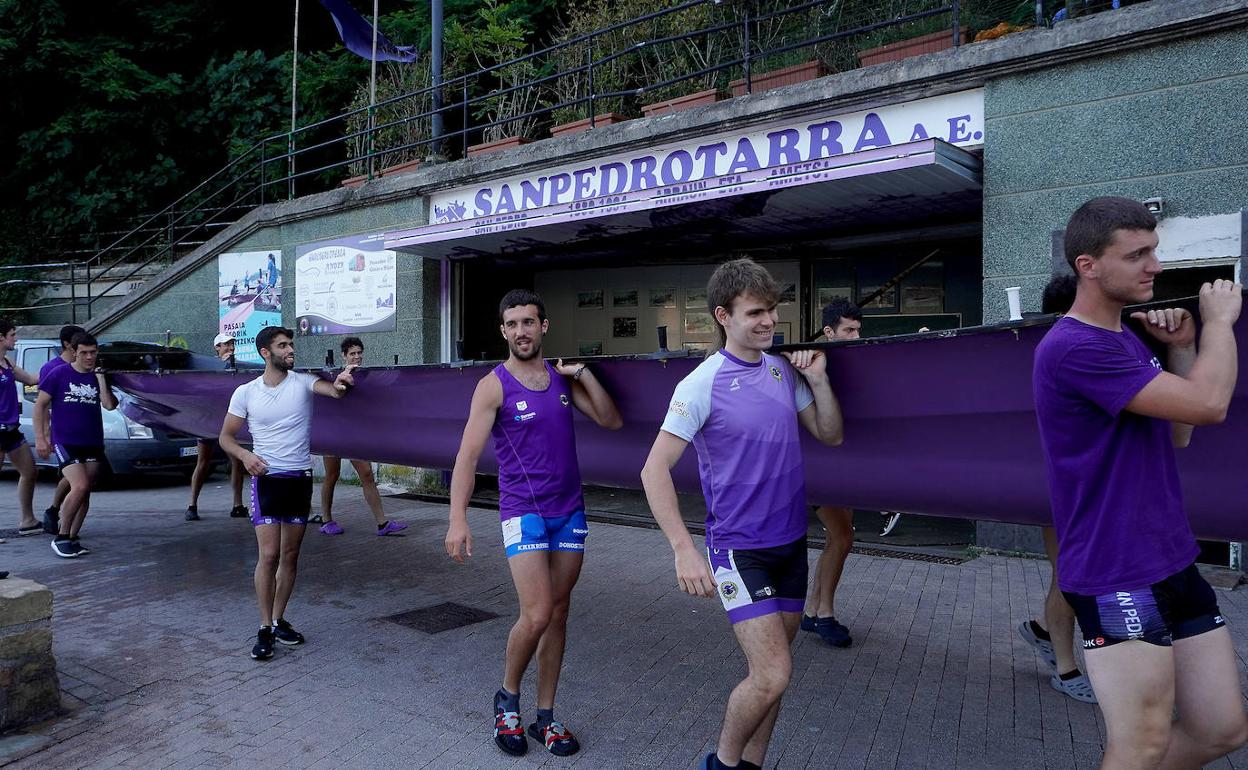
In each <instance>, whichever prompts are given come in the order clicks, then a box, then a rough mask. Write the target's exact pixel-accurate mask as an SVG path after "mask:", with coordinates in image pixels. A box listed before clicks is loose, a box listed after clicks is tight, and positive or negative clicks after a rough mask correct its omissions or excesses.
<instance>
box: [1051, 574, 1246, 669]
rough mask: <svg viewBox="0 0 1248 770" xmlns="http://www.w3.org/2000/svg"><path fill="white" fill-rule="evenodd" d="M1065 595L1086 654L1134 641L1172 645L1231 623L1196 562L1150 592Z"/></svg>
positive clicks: (1152, 587) (1153, 585) (1146, 587)
mask: <svg viewBox="0 0 1248 770" xmlns="http://www.w3.org/2000/svg"><path fill="white" fill-rule="evenodd" d="M1062 595H1063V596H1065V597H1066V601H1067V602H1068V603H1069V604H1070V606H1071V607H1072V608H1074V610H1075V617H1077V618H1078V619H1079V629H1080V630H1081V631H1083V647H1084V649H1086V650H1099V649H1102V648H1104V647H1110V646H1112V645H1115V644H1118V643H1119V642H1126V641H1130V640H1132V639H1138V640H1140V641H1144V642H1148V643H1149V644H1155V645H1158V646H1161V647H1169V646H1170V644H1171V642H1173V641H1174V640H1176V639H1187V638H1189V637H1193V636H1199V635H1200V634H1203V633H1206V632H1208V631H1212V630H1214V629H1215V628H1221V627H1222V626H1224V625H1226V620H1225V619H1224V618H1223V617H1222V611H1221V610H1219V609H1218V597H1217V596H1216V595H1215V594H1214V593H1213V588H1211V587H1210V586H1209V583H1207V582H1206V581H1205V579H1204V578H1203V577H1202V576H1201V574H1200V571H1199V570H1197V569H1196V565H1195V564H1192V565H1191V566H1189V567H1188V568H1187V569H1185V570H1183V571H1182V572H1177V573H1175V574H1173V575H1171V576H1170V577H1168V578H1166V579H1165V580H1160V581H1158V582H1156V583H1153V584H1152V585H1150V586H1145V587H1144V588H1134V589H1131V590H1128V591H1114V592H1111V593H1105V594H1100V595H1099V596H1088V595H1085V594H1074V593H1068V592H1066V591H1063V592H1062Z"/></svg>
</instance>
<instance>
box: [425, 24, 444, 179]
mask: <svg viewBox="0 0 1248 770" xmlns="http://www.w3.org/2000/svg"><path fill="white" fill-rule="evenodd" d="M429 7H430V12H431V14H432V18H431V19H430V24H431V25H432V30H431V32H432V34H431V37H430V45H429V55H430V57H432V59H433V61H432V62H431V63H430V69H431V70H432V73H433V154H434V155H441V154H442V134H443V133H444V132H445V131H446V128H445V127H444V126H443V125H442V0H433V2H431V3H430V4H429Z"/></svg>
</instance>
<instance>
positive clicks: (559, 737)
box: [542, 722, 572, 749]
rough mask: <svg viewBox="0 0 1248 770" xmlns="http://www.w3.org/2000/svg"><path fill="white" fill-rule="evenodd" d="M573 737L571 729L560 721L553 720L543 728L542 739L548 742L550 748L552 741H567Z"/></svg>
mask: <svg viewBox="0 0 1248 770" xmlns="http://www.w3.org/2000/svg"><path fill="white" fill-rule="evenodd" d="M571 737H572V733H571V731H570V730H568V728H566V727H564V726H563V724H562V723H560V722H551V723H550V724H548V725H546V726H545V727H543V728H542V740H543V741H544V742H545V743H546V748H548V749H549V748H550V745H551V744H552V743H555V742H556V741H566V740H568V739H569V738H571Z"/></svg>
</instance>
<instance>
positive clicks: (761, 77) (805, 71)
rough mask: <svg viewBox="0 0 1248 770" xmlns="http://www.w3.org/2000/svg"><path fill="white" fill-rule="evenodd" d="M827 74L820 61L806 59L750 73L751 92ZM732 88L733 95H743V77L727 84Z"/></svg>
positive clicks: (802, 81)
mask: <svg viewBox="0 0 1248 770" xmlns="http://www.w3.org/2000/svg"><path fill="white" fill-rule="evenodd" d="M826 74H828V68H827V67H826V66H824V64H823V62H820V61H808V62H802V63H801V64H794V65H793V66H792V67H784V68H782V69H778V70H771V71H770V72H760V73H758V74H751V75H750V87H751V90H752V92H753V93H758V92H759V91H767V90H769V89H772V88H779V87H780V86H791V85H793V84H795V83H804V82H806V81H807V80H814V79H815V78H821V77H823V76H824V75H826ZM728 87H729V88H730V89H732V95H733V96H745V93H746V91H745V78H738V79H737V80H734V81H732V82H731V83H729V84H728Z"/></svg>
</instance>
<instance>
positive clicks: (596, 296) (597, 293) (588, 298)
mask: <svg viewBox="0 0 1248 770" xmlns="http://www.w3.org/2000/svg"><path fill="white" fill-rule="evenodd" d="M576 309H577V310H602V289H594V290H593V291H578V292H577V293H576Z"/></svg>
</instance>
